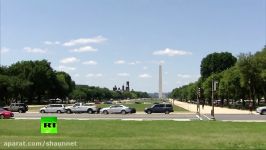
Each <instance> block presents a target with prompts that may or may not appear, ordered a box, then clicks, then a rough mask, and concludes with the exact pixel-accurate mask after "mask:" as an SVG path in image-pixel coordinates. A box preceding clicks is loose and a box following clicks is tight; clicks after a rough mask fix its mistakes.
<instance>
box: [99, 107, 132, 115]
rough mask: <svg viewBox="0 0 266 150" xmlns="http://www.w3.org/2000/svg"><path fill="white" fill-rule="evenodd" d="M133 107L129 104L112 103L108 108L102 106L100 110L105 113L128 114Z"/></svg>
mask: <svg viewBox="0 0 266 150" xmlns="http://www.w3.org/2000/svg"><path fill="white" fill-rule="evenodd" d="M130 112H131V109H130V108H129V107H127V106H124V105H112V106H109V107H106V108H102V109H101V110H100V113H103V114H119V113H121V114H126V113H130Z"/></svg>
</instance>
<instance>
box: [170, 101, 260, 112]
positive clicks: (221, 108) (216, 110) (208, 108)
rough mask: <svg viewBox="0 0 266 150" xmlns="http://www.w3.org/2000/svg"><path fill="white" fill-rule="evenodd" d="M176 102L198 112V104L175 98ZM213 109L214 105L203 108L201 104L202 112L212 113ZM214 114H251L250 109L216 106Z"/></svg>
mask: <svg viewBox="0 0 266 150" xmlns="http://www.w3.org/2000/svg"><path fill="white" fill-rule="evenodd" d="M170 102H171V103H173V100H172V99H170ZM174 104H175V105H177V106H179V107H182V108H184V109H187V110H189V111H190V112H193V113H196V112H197V105H196V104H191V103H186V102H181V101H177V100H174ZM211 110H212V106H209V105H205V106H204V109H202V105H200V113H202V114H210V113H211ZM214 114H250V111H248V110H238V109H229V108H223V107H214ZM252 114H256V112H255V111H252Z"/></svg>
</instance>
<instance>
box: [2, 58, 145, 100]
mask: <svg viewBox="0 0 266 150" xmlns="http://www.w3.org/2000/svg"><path fill="white" fill-rule="evenodd" d="M140 97H141V98H142V97H149V95H148V94H147V93H146V92H135V91H130V92H114V91H110V90H109V89H107V88H99V87H91V86H87V85H76V84H75V82H74V81H73V80H72V79H71V76H70V75H69V74H68V73H66V72H63V71H56V70H54V69H53V68H52V67H51V65H50V62H48V61H47V60H36V61H19V62H17V63H15V64H12V65H10V66H8V67H7V66H0V105H6V104H9V103H10V102H14V101H15V102H18V101H20V102H25V101H26V102H27V103H28V104H33V103H34V104H40V103H43V102H44V101H45V100H48V99H55V98H60V99H62V100H63V101H64V100H67V99H80V100H83V101H94V100H95V99H97V100H104V99H124V98H140Z"/></svg>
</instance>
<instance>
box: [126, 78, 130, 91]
mask: <svg viewBox="0 0 266 150" xmlns="http://www.w3.org/2000/svg"><path fill="white" fill-rule="evenodd" d="M126 91H128V92H129V91H130V87H129V81H127V84H126Z"/></svg>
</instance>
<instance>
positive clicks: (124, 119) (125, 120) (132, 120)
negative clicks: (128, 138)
mask: <svg viewBox="0 0 266 150" xmlns="http://www.w3.org/2000/svg"><path fill="white" fill-rule="evenodd" d="M121 120H122V121H143V119H121Z"/></svg>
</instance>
